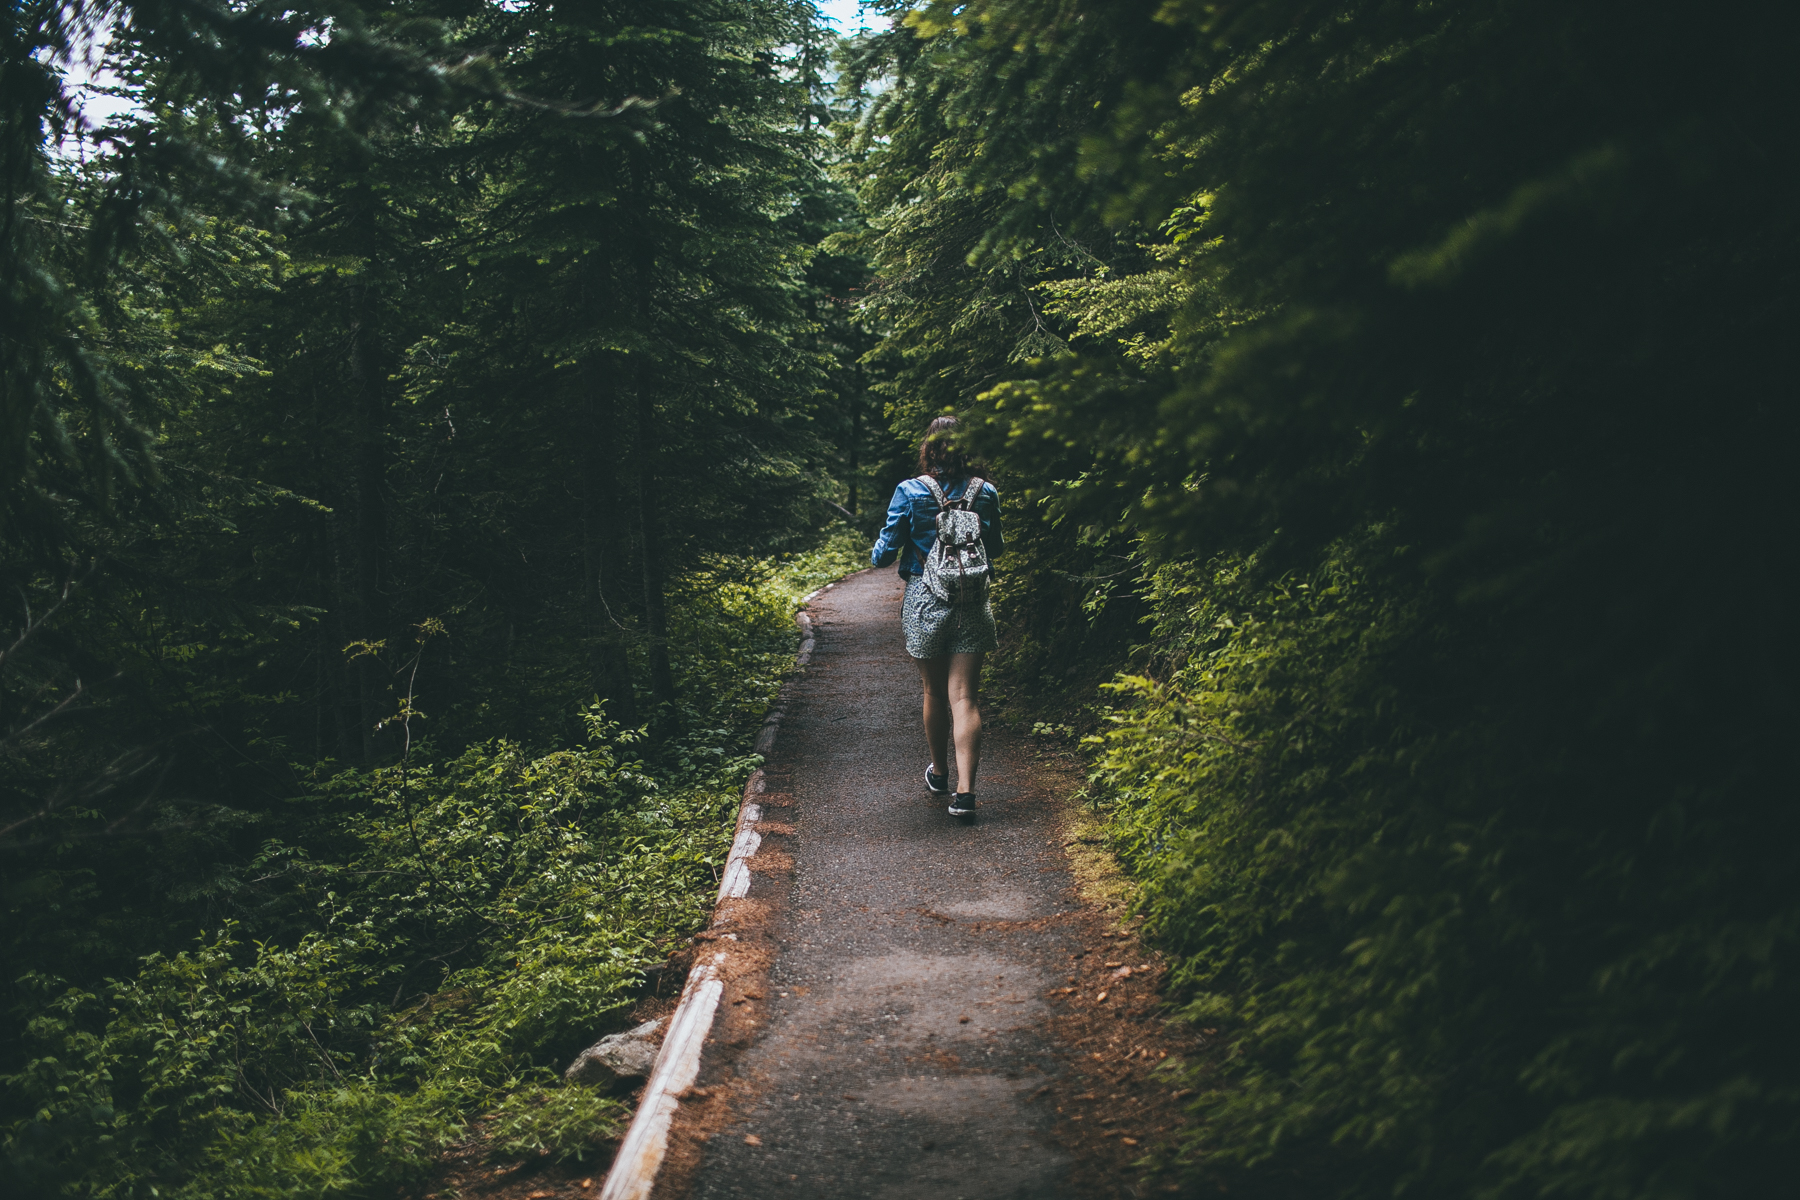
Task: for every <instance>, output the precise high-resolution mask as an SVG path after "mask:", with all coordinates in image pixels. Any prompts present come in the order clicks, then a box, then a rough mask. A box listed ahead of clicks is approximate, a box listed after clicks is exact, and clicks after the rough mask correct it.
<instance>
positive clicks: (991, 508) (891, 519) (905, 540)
mask: <svg viewBox="0 0 1800 1200" xmlns="http://www.w3.org/2000/svg"><path fill="white" fill-rule="evenodd" d="M968 486H969V481H968V480H967V479H958V480H956V481H954V482H953V483H951V484H950V485H949V486H947V487H945V488H944V494H945V495H946V496H948V497H949V498H950V499H952V500H955V499H956V498H957V497H959V496H961V495H962V494H963V489H964V488H966V487H968ZM975 511H976V512H977V513H979V514H980V516H981V544H982V545H983V546H985V547H987V553H988V559H989V561H992V560H993V559H996V558H998V557H1000V552H1001V551H1002V550H1004V549H1006V538H1005V537H1004V536H1002V535H1001V533H1000V493H999V492H998V491H996V490H995V488H994V485H993V484H991V483H986V482H984V483H983V484H982V485H981V495H979V496H977V497H976V498H975ZM937 515H938V506H937V501H936V500H933V499H932V498H931V489H930V488H928V487H926V486H925V485H924V484H922V483H920V482H919V481H918V480H917V479H906V480H902V481H901V483H900V486H899V487H897V488H895V489H894V498H893V499H892V500H890V501H888V511H887V525H885V526H884V527H883V528H882V530H881V536H880V537H878V538H876V539H875V549H874V550H872V551H870V553H869V561H870V562H872V563H874V564H875V565H876V566H878V567H885V566H887V565H888V564H889V563H891V562H893V561H894V558H895V556H896V555H897V556H899V559H900V578H902V579H910V578H911V577H912V576H914V575H918V574H920V573H921V572H923V571H924V569H925V556H926V555H928V554H930V553H931V543H932V540H933V539H934V538H936V537H937Z"/></svg>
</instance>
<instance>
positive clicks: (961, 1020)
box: [956, 1017, 969, 1025]
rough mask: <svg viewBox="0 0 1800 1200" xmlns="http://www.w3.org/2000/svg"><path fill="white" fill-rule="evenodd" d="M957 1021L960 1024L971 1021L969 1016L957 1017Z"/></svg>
mask: <svg viewBox="0 0 1800 1200" xmlns="http://www.w3.org/2000/svg"><path fill="white" fill-rule="evenodd" d="M956 1023H957V1024H958V1025H967V1024H968V1023H969V1018H967V1017H958V1018H956Z"/></svg>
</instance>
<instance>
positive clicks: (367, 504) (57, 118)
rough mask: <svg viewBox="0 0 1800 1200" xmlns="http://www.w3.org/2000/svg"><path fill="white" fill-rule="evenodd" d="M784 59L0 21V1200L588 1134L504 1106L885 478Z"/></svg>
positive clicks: (528, 9) (98, 12)
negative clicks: (82, 122)
mask: <svg viewBox="0 0 1800 1200" xmlns="http://www.w3.org/2000/svg"><path fill="white" fill-rule="evenodd" d="M813 18H814V14H813V12H812V9H811V6H810V5H807V4H796V3H789V2H787V0H757V2H755V3H747V4H746V3H727V2H724V0H695V2H692V3H683V4H675V5H670V4H651V3H638V2H628V0H621V2H619V3H594V4H576V5H567V4H564V5H544V4H528V5H510V4H509V5H504V6H492V5H487V6H483V5H475V6H470V5H464V4H450V5H440V4H426V5H424V6H422V7H421V6H419V5H406V6H401V7H398V8H396V7H393V6H386V7H383V6H375V7H368V6H361V5H354V4H332V5H329V6H327V8H326V9H316V8H315V9H307V8H302V9H294V10H281V11H280V12H276V11H275V10H267V11H265V10H263V9H256V8H254V7H252V8H250V9H245V8H242V7H241V6H223V7H220V6H212V7H208V6H207V5H205V4H202V5H200V6H198V7H195V6H193V5H185V6H184V5H173V6H171V5H165V4H160V3H154V2H151V0H142V2H136V3H126V4H101V5H89V4H65V5H59V4H50V5H37V6H27V8H25V9H20V10H19V11H17V12H14V13H12V14H10V15H9V16H8V17H7V18H5V22H6V24H5V27H4V29H0V34H4V37H5V39H6V40H5V45H4V46H3V47H0V52H3V53H4V61H0V135H3V136H4V139H5V145H6V150H7V153H6V156H5V158H6V163H7V168H6V170H7V172H8V174H7V175H6V178H5V179H4V181H0V182H3V183H4V186H5V188H6V191H5V196H4V201H5V207H4V211H3V212H0V239H4V240H5V244H4V245H3V246H0V265H3V266H5V267H6V269H5V271H4V275H5V285H4V289H3V290H4V292H5V294H4V295H0V310H3V311H0V458H4V459H5V460H6V461H8V462H11V463H13V465H14V467H15V468H17V469H16V470H13V471H11V472H9V473H8V475H7V488H6V491H5V494H4V495H3V496H0V583H3V584H4V585H5V592H6V594H7V595H8V596H10V597H14V598H15V600H14V601H9V603H10V604H12V607H11V608H9V610H8V613H7V624H8V626H9V633H8V636H7V637H6V638H5V639H0V640H3V641H4V643H6V645H7V646H8V647H9V648H8V649H6V650H5V651H3V652H0V750H4V752H5V753H4V754H3V755H0V856H4V862H3V865H4V867H5V872H4V880H3V889H4V890H3V892H0V897H3V902H4V905H5V911H6V914H7V918H8V919H7V934H6V942H5V950H4V956H5V958H6V961H7V963H8V965H9V967H10V968H12V969H11V970H10V971H9V972H8V975H7V977H6V979H5V980H4V981H0V987H4V988H5V989H6V990H5V992H4V1026H3V1028H0V1078H4V1079H5V1081H6V1084H5V1088H4V1092H3V1095H0V1128H4V1129H5V1131H6V1139H7V1140H6V1148H7V1154H6V1165H5V1166H4V1167H3V1168H0V1190H5V1191H7V1192H8V1194H13V1193H19V1194H53V1193H56V1192H59V1191H65V1192H69V1193H71V1194H91V1195H106V1196H135V1195H151V1194H157V1195H189V1196H195V1197H200V1196H212V1195H218V1196H242V1195H270V1196H274V1195H284V1196H285V1195H293V1194H307V1195H320V1196H332V1195H338V1196H346V1197H348V1196H366V1195H370V1194H374V1193H378V1192H385V1191H388V1190H391V1188H392V1187H394V1186H396V1185H397V1184H399V1183H401V1182H404V1181H408V1180H413V1179H416V1178H418V1177H419V1176H420V1175H421V1174H423V1173H424V1172H426V1171H428V1170H429V1169H431V1166H432V1164H433V1163H434V1162H435V1161H437V1158H438V1156H439V1154H440V1153H441V1151H442V1149H443V1147H444V1146H445V1145H447V1144H449V1143H450V1142H452V1141H456V1140H458V1139H464V1138H480V1139H485V1143H486V1144H487V1146H488V1147H489V1149H490V1150H491V1151H492V1152H493V1153H495V1154H500V1155H536V1154H545V1153H548V1154H556V1155H581V1154H584V1153H587V1152H589V1151H590V1150H591V1148H592V1146H593V1143H594V1141H595V1139H596V1138H597V1137H600V1136H602V1135H604V1134H606V1133H607V1132H608V1131H609V1130H611V1129H613V1128H614V1127H615V1126H616V1124H617V1122H618V1121H619V1119H620V1118H621V1115H622V1113H623V1103H622V1101H620V1100H619V1099H618V1098H615V1097H607V1096H602V1095H598V1094H595V1093H593V1092H591V1091H588V1090H586V1089H580V1088H563V1087H560V1086H559V1085H558V1079H557V1075H556V1073H555V1069H556V1068H558V1067H560V1066H561V1065H562V1064H564V1063H566V1062H567V1061H568V1059H569V1058H570V1057H572V1056H573V1055H574V1054H575V1053H576V1052H577V1051H578V1050H580V1049H581V1048H582V1047H583V1046H585V1045H587V1044H588V1043H589V1042H591V1041H592V1040H593V1038H594V1037H595V1036H597V1035H598V1034H600V1033H604V1032H606V1031H607V1028H608V1026H609V1024H611V1023H614V1022H617V1021H620V1020H623V1019H624V1018H623V1016H622V1012H623V1010H624V1009H625V1008H627V1007H629V1006H630V1005H631V1004H632V1003H633V1002H634V1001H635V999H636V996H637V994H638V989H639V988H640V987H641V986H642V983H643V979H644V972H645V970H646V968H648V967H650V966H653V965H657V964H661V963H664V962H665V961H667V959H668V958H669V956H670V955H671V954H673V953H678V952H679V951H680V949H681V948H682V946H683V944H684V939H685V938H686V936H687V935H688V934H689V933H690V932H691V931H692V930H693V929H694V928H695V927H696V926H697V925H698V924H699V923H701V922H702V921H703V919H704V916H705V914H706V912H707V911H708V909H709V904H710V898H711V896H712V895H713V892H714V889H715V887H716V885H717V872H718V871H719V869H720V868H721V867H722V864H723V855H724V851H725V848H726V842H727V839H728V837H729V832H730V828H731V820H732V816H733V814H734V813H735V803H736V797H737V788H738V786H739V785H740V784H741V782H742V779H743V777H744V775H745V773H746V772H747V771H748V770H749V768H750V765H751V761H750V760H748V759H746V758H745V757H744V755H745V753H746V751H747V748H748V746H749V744H750V742H751V739H752V738H753V737H754V734H755V731H756V729H757V728H758V727H759V725H760V723H761V720H762V715H763V712H764V710H765V709H766V706H767V704H768V702H769V700H770V699H771V698H772V697H773V695H774V694H775V691H776V689H777V688H778V687H779V684H780V682H781V679H782V677H783V675H784V673H785V671H786V670H787V669H788V665H789V663H790V662H791V655H792V653H793V646H794V630H793V624H792V615H793V606H794V603H795V602H796V601H797V600H798V598H799V597H800V596H801V595H803V594H804V593H805V592H807V591H810V590H812V589H813V588H814V587H816V586H818V585H819V584H820V583H822V582H824V581H825V580H826V579H828V578H830V577H832V576H834V575H836V574H840V573H842V571H844V570H846V569H853V567H854V566H855V565H860V564H857V563H855V562H854V561H853V560H854V556H853V555H850V554H848V553H847V549H846V538H845V536H844V535H843V534H842V533H841V532H834V531H835V530H837V529H838V526H839V525H840V524H841V522H842V519H843V516H844V514H845V512H846V506H845V505H843V504H841V503H840V502H841V501H845V500H847V501H848V505H847V511H848V513H849V515H850V519H851V520H852V521H855V520H857V519H859V518H858V517H857V511H858V510H859V509H860V508H861V507H862V506H863V503H864V501H866V500H867V497H868V494H869V492H868V490H867V489H868V483H867V479H868V476H869V475H870V473H871V472H872V471H874V470H877V469H879V468H878V465H871V462H870V459H871V457H874V458H877V459H878V458H879V453H880V449H879V448H880V444H881V442H882V439H883V437H884V436H885V434H884V431H882V430H881V429H880V427H879V422H878V421H875V420H871V412H870V408H871V400H870V397H869V395H868V391H867V387H866V381H865V379H864V371H863V368H861V367H860V366H859V365H857V364H856V363H855V361H854V359H855V357H856V356H857V355H858V354H860V353H861V352H862V350H863V349H865V348H866V347H867V345H868V344H869V343H870V341H871V340H872V339H871V335H869V334H868V333H866V332H865V331H863V330H861V329H860V328H858V327H857V326H856V324H855V321H854V319H853V316H852V314H851V313H850V312H849V310H848V308H847V305H846V299H845V298H846V296H847V294H848V293H849V292H851V291H853V290H854V289H855V288H856V287H857V286H858V285H859V284H860V282H861V280H862V277H863V274H864V273H865V270H866V268H865V266H864V264H863V262H862V260H860V259H859V258H858V257H857V256H856V255H855V254H816V253H814V251H813V249H812V244H813V243H814V242H815V241H817V240H818V239H819V238H820V237H823V236H824V235H825V234H826V233H827V232H831V231H835V230H843V229H848V228H852V227H854V226H855V225H856V224H857V217H856V209H855V204H854V201H853V199H852V198H851V197H850V196H849V194H848V193H847V192H846V191H845V190H844V189H843V188H842V187H841V186H839V185H838V184H836V183H834V182H833V181H832V180H831V179H830V178H829V176H828V174H827V173H826V171H825V170H824V166H825V158H826V157H827V154H826V148H825V144H824V142H823V139H822V137H821V129H822V124H823V122H825V121H828V120H829V119H830V112H829V105H828V104H826V102H825V99H824V86H825V85H824V81H823V73H822V72H823V62H824V57H825V55H826V53H827V51H828V48H829V41H830V39H829V37H828V35H826V34H825V33H824V32H823V31H822V30H821V29H820V27H819V26H818V25H817V24H816V22H815V21H814V19H813ZM88 26H92V27H94V28H95V29H97V30H100V31H101V32H105V31H106V30H107V29H110V30H111V33H112V35H113V36H112V37H111V38H110V40H108V39H107V38H105V37H102V38H100V39H99V41H98V42H97V43H96V45H97V46H98V47H100V48H102V49H103V51H104V59H105V64H106V66H107V67H108V68H109V69H110V70H111V71H112V72H114V76H113V77H114V78H116V79H117V80H118V83H117V85H116V86H114V87H113V92H114V98H115V99H119V100H124V101H128V102H129V106H128V107H126V108H124V109H123V111H122V112H121V113H120V115H118V116H117V117H116V118H114V119H112V120H111V122H110V123H109V124H107V125H106V126H105V127H104V128H102V129H99V130H89V131H87V135H86V138H85V141H84V142H82V143H81V144H80V146H79V147H78V146H77V142H76V141H75V140H73V137H72V136H71V138H70V139H68V140H65V141H64V143H63V144H62V150H63V153H62V155H61V156H59V155H58V153H57V150H58V143H57V140H56V139H57V136H58V135H59V134H70V135H73V133H74V132H75V131H76V129H77V126H78V124H79V122H78V121H77V119H76V117H75V115H74V111H73V105H74V103H75V100H74V96H75V83H74V80H73V78H72V75H73V73H74V72H73V69H74V60H75V59H76V58H77V57H79V53H80V44H81V42H82V40H83V37H84V36H85V35H84V34H83V33H82V29H83V28H85V27H88ZM501 59H504V60H505V64H506V72H507V74H506V76H505V78H502V77H501V76H500V74H499V73H498V70H497V68H496V66H495V64H496V63H497V62H498V61H500V60H501ZM78 149H79V155H78V154H77V150H78ZM84 156H85V157H84ZM14 268H17V269H16V270H15V269H14ZM9 314H10V315H9ZM14 318H16V319H14ZM872 446H873V447H874V449H873V450H871V447H872ZM859 484H860V486H862V487H863V488H864V491H863V492H862V495H861V499H859V493H858V487H859ZM15 641H16V644H14V643H15ZM198 930H205V931H209V932H207V933H206V934H205V936H203V937H201V938H200V940H199V941H198V942H197V943H196V942H195V934H196V931H198Z"/></svg>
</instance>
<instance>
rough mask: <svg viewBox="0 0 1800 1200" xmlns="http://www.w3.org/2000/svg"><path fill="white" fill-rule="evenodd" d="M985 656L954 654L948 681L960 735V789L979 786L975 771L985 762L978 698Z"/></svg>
mask: <svg viewBox="0 0 1800 1200" xmlns="http://www.w3.org/2000/svg"><path fill="white" fill-rule="evenodd" d="M983 657H984V656H983V655H980V654H952V655H951V656H950V672H949V675H950V677H949V679H948V680H946V683H947V684H948V689H947V690H948V691H949V693H950V695H949V700H950V716H951V724H952V728H953V729H954V731H955V736H956V790H957V791H958V792H972V791H974V790H975V771H976V769H977V768H978V767H980V766H981V708H980V705H979V703H978V702H979V700H980V693H981V660H982V658H983ZM940 661H941V660H940ZM933 753H936V751H935V750H934V751H933Z"/></svg>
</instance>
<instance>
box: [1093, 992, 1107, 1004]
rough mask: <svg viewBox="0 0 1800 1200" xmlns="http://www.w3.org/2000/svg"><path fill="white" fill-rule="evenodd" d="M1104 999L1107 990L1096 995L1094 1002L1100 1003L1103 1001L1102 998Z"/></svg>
mask: <svg viewBox="0 0 1800 1200" xmlns="http://www.w3.org/2000/svg"><path fill="white" fill-rule="evenodd" d="M1104 999H1106V993H1105V992H1101V993H1100V994H1099V995H1098V996H1095V997H1094V1003H1095V1004H1098V1003H1100V1002H1101V1001H1102V1000H1104Z"/></svg>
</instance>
